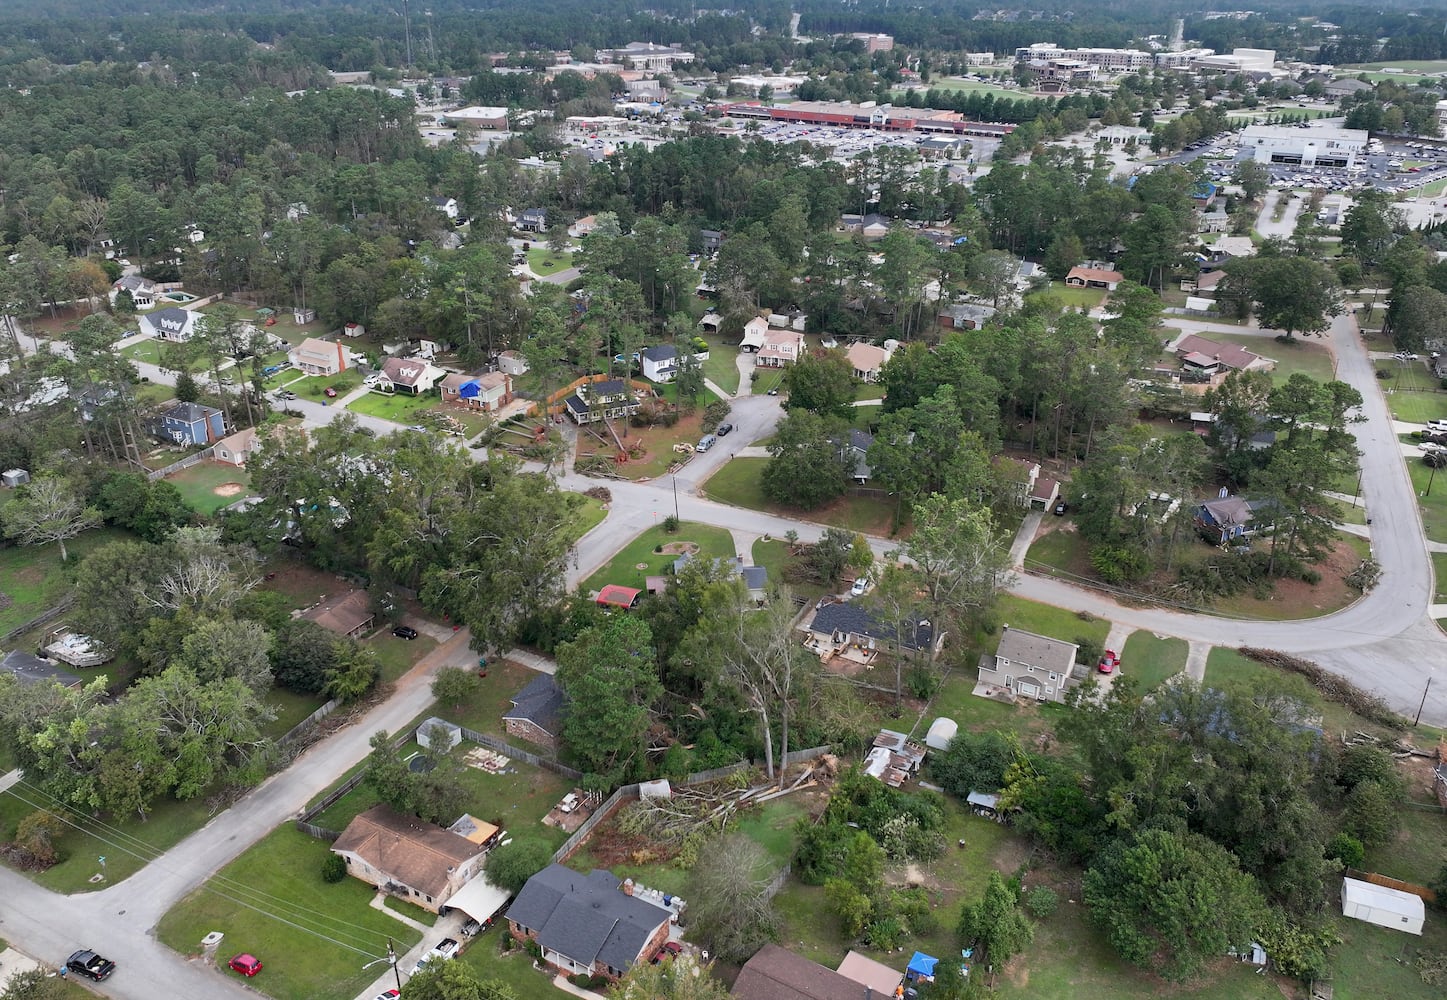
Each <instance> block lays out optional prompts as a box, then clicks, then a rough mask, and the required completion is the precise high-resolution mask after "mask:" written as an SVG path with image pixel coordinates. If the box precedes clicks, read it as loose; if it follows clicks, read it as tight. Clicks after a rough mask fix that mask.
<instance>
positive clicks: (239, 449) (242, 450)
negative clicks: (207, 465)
mask: <svg viewBox="0 0 1447 1000" xmlns="http://www.w3.org/2000/svg"><path fill="white" fill-rule="evenodd" d="M258 444H259V442H258V440H257V435H256V428H255V427H247V428H246V429H245V430H239V431H237V432H236V433H235V434H228V435H226V437H224V438H222V439H221V440H220V441H217V442H216V447H215V449H214V450H213V451H212V452H211V457H212V458H214V459H216V461H218V462H220V463H221V464H222V465H235V466H242V465H245V464H246V463H247V461H249V460H250V458H251V456H252V455H253V454H255V452H256V449H257V446H258Z"/></svg>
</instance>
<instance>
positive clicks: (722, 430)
mask: <svg viewBox="0 0 1447 1000" xmlns="http://www.w3.org/2000/svg"><path fill="white" fill-rule="evenodd" d="M733 429H734V425H733V424H731V423H728V422H727V421H725V422H724V423H721V424H719V425H718V430H716V431H714V433H715V434H717V435H718V436H719V437H723V436H724V435H725V434H727V433H728V432H729V431H731V430H733Z"/></svg>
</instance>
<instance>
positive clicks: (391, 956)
mask: <svg viewBox="0 0 1447 1000" xmlns="http://www.w3.org/2000/svg"><path fill="white" fill-rule="evenodd" d="M387 961H389V962H391V963H392V975H393V976H395V977H396V979H397V992H398V993H401V992H402V973H401V972H399V971H397V949H395V948H393V947H392V939H391V938H388V939H387Z"/></svg>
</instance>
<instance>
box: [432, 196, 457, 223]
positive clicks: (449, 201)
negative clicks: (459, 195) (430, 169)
mask: <svg viewBox="0 0 1447 1000" xmlns="http://www.w3.org/2000/svg"><path fill="white" fill-rule="evenodd" d="M430 200H431V202H432V207H433V208H435V209H437V211H439V212H441V213H442V214H443V215H445V216H447V217H448V218H449V219H452V220H454V221H455V220H456V219H457V212H458V208H457V199H456V198H448V197H446V196H445V195H440V194H439V195H433V196H432V198H431V199H430Z"/></svg>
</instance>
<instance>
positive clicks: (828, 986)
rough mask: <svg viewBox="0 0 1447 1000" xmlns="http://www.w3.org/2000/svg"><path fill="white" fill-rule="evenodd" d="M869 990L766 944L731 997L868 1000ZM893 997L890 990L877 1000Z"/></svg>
mask: <svg viewBox="0 0 1447 1000" xmlns="http://www.w3.org/2000/svg"><path fill="white" fill-rule="evenodd" d="M897 983H898V978H897V977H896V984H897ZM867 989H868V984H865V985H861V984H860V983H859V982H858V981H857V980H855V979H852V978H850V977H848V976H844V975H841V974H840V973H838V972H835V971H834V970H833V969H828V968H825V967H824V966H822V965H820V964H819V963H818V962H811V961H809V960H808V959H807V958H804V957H802V956H800V955H796V954H794V953H793V952H792V951H788V950H786V949H784V948H780V947H779V946H778V945H776V944H766V945H764V946H763V947H762V948H760V949H759V950H758V951H757V952H755V953H754V957H753V958H751V959H749V960H748V961H747V962H745V963H744V967H743V968H742V969H741V970H739V975H738V978H737V979H735V980H734V988H733V989H732V990H730V991H729V994H730V995H731V996H732V997H733V998H734V1000H869V996H870V994H869V993H868V992H867ZM893 996H895V993H894V991H893V989H891V990H890V991H889V992H887V993H880V994H878V995H877V1000H888V998H889V997H893Z"/></svg>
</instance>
